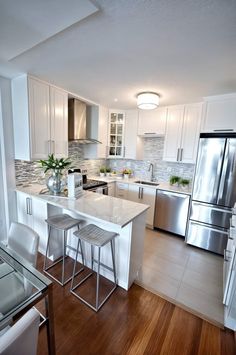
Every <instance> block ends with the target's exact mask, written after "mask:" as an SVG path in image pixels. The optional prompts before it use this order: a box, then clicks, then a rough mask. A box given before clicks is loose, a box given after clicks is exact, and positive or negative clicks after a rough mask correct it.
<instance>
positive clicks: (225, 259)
mask: <svg viewBox="0 0 236 355" xmlns="http://www.w3.org/2000/svg"><path fill="white" fill-rule="evenodd" d="M224 261H226V262H228V261H229V260H228V259H227V258H226V250H225V249H224Z"/></svg>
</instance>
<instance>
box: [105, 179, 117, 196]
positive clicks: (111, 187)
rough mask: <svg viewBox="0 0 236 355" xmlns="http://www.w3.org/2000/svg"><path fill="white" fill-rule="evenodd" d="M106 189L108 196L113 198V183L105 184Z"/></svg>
mask: <svg viewBox="0 0 236 355" xmlns="http://www.w3.org/2000/svg"><path fill="white" fill-rule="evenodd" d="M107 187H108V196H112V197H115V194H116V193H115V182H109V183H108V184H107Z"/></svg>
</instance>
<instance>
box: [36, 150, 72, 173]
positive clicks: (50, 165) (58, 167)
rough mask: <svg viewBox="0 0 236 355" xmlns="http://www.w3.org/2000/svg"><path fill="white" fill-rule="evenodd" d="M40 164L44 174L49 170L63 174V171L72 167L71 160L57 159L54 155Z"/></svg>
mask: <svg viewBox="0 0 236 355" xmlns="http://www.w3.org/2000/svg"><path fill="white" fill-rule="evenodd" d="M39 163H40V164H41V165H42V167H43V168H44V172H45V173H46V172H47V171H48V170H53V171H54V172H55V173H58V174H61V172H62V170H63V169H65V168H67V167H69V165H71V161H70V160H69V158H61V159H57V158H55V157H54V155H53V154H51V155H50V154H49V155H48V159H45V160H42V159H41V160H40V161H39Z"/></svg>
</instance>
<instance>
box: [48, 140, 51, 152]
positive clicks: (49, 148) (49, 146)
mask: <svg viewBox="0 0 236 355" xmlns="http://www.w3.org/2000/svg"><path fill="white" fill-rule="evenodd" d="M48 154H51V141H50V140H49V141H48Z"/></svg>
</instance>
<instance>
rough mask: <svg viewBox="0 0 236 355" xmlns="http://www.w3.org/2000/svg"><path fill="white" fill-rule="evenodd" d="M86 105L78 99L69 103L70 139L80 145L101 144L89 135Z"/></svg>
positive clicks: (70, 100)
mask: <svg viewBox="0 0 236 355" xmlns="http://www.w3.org/2000/svg"><path fill="white" fill-rule="evenodd" d="M87 119H88V118H87V114H86V104H85V103H84V102H82V101H79V100H77V99H69V101H68V139H69V141H77V142H78V143H79V144H95V143H101V142H99V141H98V140H97V139H94V138H91V137H90V136H89V134H88V132H89V129H88V127H87Z"/></svg>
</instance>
